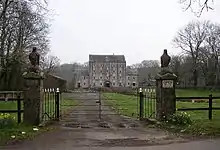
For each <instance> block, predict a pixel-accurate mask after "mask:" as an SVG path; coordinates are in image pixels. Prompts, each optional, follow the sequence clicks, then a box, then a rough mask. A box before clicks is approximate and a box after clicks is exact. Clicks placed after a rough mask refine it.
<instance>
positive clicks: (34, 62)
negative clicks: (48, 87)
mask: <svg viewBox="0 0 220 150" xmlns="http://www.w3.org/2000/svg"><path fill="white" fill-rule="evenodd" d="M29 60H30V62H31V67H30V68H29V71H30V72H35V73H38V72H39V64H40V54H39V53H38V52H37V48H36V47H33V50H32V52H31V53H30V54H29Z"/></svg>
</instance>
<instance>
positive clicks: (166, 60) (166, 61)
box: [160, 49, 171, 68]
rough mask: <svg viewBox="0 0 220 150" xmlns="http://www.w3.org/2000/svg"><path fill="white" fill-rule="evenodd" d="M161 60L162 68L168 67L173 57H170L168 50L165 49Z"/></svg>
mask: <svg viewBox="0 0 220 150" xmlns="http://www.w3.org/2000/svg"><path fill="white" fill-rule="evenodd" d="M160 60H161V68H164V67H168V66H169V63H170V60H171V57H170V56H169V55H168V53H167V50H166V49H164V51H163V55H162V56H161V57H160Z"/></svg>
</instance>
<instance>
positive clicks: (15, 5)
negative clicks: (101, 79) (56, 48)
mask: <svg viewBox="0 0 220 150" xmlns="http://www.w3.org/2000/svg"><path fill="white" fill-rule="evenodd" d="M50 18H51V13H50V10H49V9H48V8H47V1H45V0H44V1H42V0H1V1H0V89H1V90H9V89H10V90H13V89H14V90H15V89H18V88H21V87H22V73H23V72H24V71H25V70H26V69H27V66H28V54H29V53H30V51H31V49H32V47H37V48H38V50H39V51H38V52H39V53H40V54H41V58H42V59H41V68H42V69H43V70H44V71H46V72H49V71H50V70H51V69H53V67H54V64H56V63H58V62H59V59H58V58H57V57H55V56H51V55H47V54H48V52H49V51H50V49H49V42H50V39H49V36H48V35H49V27H50Z"/></svg>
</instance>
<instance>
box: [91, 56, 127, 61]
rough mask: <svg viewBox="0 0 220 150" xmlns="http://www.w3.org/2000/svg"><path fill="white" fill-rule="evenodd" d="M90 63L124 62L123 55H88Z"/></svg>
mask: <svg viewBox="0 0 220 150" xmlns="http://www.w3.org/2000/svg"><path fill="white" fill-rule="evenodd" d="M89 61H90V62H91V61H92V62H126V61H125V56H124V55H89Z"/></svg>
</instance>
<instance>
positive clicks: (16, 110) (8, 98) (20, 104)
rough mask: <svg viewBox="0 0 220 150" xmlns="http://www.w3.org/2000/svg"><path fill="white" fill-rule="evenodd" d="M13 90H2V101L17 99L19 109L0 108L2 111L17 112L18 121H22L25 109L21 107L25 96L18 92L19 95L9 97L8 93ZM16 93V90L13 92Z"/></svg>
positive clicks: (0, 98) (0, 111)
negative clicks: (22, 96)
mask: <svg viewBox="0 0 220 150" xmlns="http://www.w3.org/2000/svg"><path fill="white" fill-rule="evenodd" d="M10 93H11V92H8V91H6V92H2V91H1V94H3V95H4V97H0V101H4V102H6V103H7V102H8V101H17V109H14V110H10V109H4V110H1V109H0V113H17V121H18V123H21V120H22V118H21V116H22V113H23V112H24V110H23V109H21V106H22V101H23V100H24V99H23V98H21V93H18V92H17V93H16V94H17V97H14V96H13V97H7V94H10ZM12 93H14V92H12Z"/></svg>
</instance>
